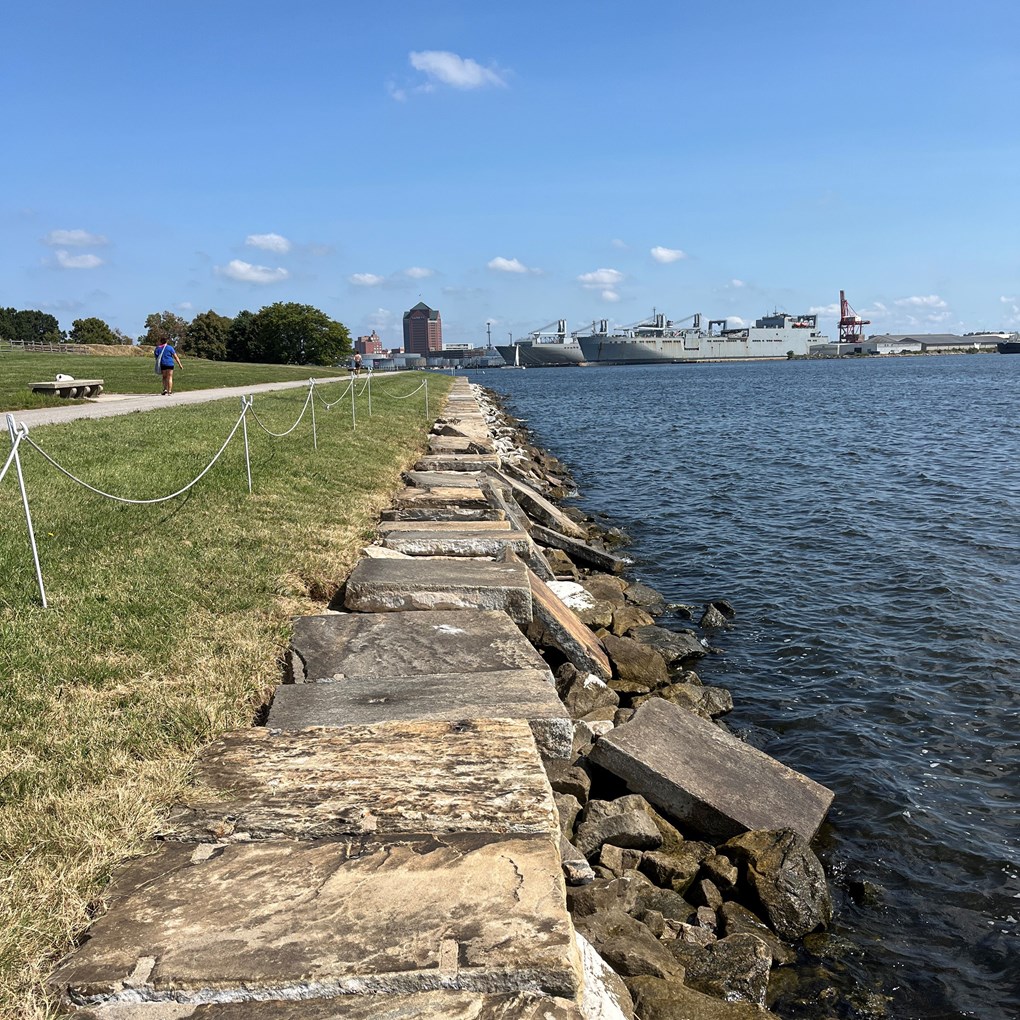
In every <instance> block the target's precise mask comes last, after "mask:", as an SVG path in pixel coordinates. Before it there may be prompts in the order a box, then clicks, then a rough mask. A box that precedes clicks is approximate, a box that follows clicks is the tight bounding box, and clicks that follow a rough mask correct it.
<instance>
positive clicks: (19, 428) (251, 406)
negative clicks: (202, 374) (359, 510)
mask: <svg viewBox="0 0 1020 1020" xmlns="http://www.w3.org/2000/svg"><path fill="white" fill-rule="evenodd" d="M355 382H356V379H355V377H353V376H352V377H351V380H350V382H349V383H347V385H346V387H345V388H344V391H343V392H342V393H341V394H340V396H339V397H337V399H336V400H334V401H332V402H330V401H327V400H326V399H325V398H324V397H322V396H319V395H318V394H317V393H316V386H315V380H314V379H309V380H308V394H307V396H306V397H305V402H304V404H302V406H301V411H300V412H299V413H298V416H297V420H296V421H295V422H294V424H293V425H291V426H290V428H288V429H287V430H286V431H284V432H274V431H273V430H272V429H270V428H269V427H268V426H267V425H266V424H265V423H264V422H263V421H262V420H261V419H260V418H259V416H258V414H257V413H256V411H255V400H254V397H252V396H244V397H242V398H241V413H240V415H239V416H238V419H237V421H236V422H234V425H233V427H232V428H231V430H230V432H229V434H228V435H227V438H226V439H225V440H224V441H223V444H222V445H221V446H220V448H219V450H217V451H216V454H215V456H213V458H212V460H210V461H209V463H208V464H206V465H205V467H204V468H202V470H201V471H200V472H199V473H198V474H197V475H196V476H195V477H194V478H193V479H192V480H191V481H190V482H188V484H187V485H185V486H183V487H182V488H180V489H178V490H177V491H176V492H171V493H169V494H168V495H166V496H154V497H152V498H149V499H134V498H131V497H129V496H120V495H117V494H115V493H112V492H106V491H104V490H103V489H100V488H99V487H98V486H95V485H92V484H90V483H89V482H86V481H85V480H84V479H82V478H79V477H78V476H77V475H75V474H73V473H72V472H71V471H69V470H68V469H67V468H65V467H64V466H63V465H61V464H60V463H58V462H57V460H56V459H55V458H54V457H52V456H51V455H50V454H48V453H47V452H46V451H45V450H44V449H43V448H42V447H41V446H40V445H39V444H38V443H37V442H36V441H35V440H34V439H32V438H31V437H30V436H29V434H28V426H27V425H26V424H24V423H23V422H16V421H15V420H14V416H13V415H10V414H8V415H7V428H8V431H9V432H10V438H11V452H10V453H9V454H8V456H7V460H6V461H5V462H4V466H3V468H2V469H0V482H2V481H3V479H4V477H5V476H6V475H7V472H8V471H9V470H10V468H11V466H12V465H13V466H14V468H15V472H16V474H17V477H18V486H19V488H20V489H21V501H22V506H23V507H24V511H25V523H26V525H27V528H28V537H29V542H30V544H31V546H32V559H33V562H34V565H35V575H36V581H37V583H38V585H39V597H40V599H41V601H42V606H43V608H44V609H46V608H48V604H47V601H46V588H45V585H44V584H43V576H42V568H41V566H40V563H39V550H38V546H37V545H36V540H35V528H34V527H33V524H32V512H31V509H30V506H29V501H28V489H27V488H26V486H25V478H24V474H23V472H22V470H21V455H20V448H21V444H22V443H24V444H25V445H26V446H27V447H30V448H31V449H33V450H35V452H36V453H38V454H39V456H41V457H42V458H43V460H45V461H46V462H47V463H48V464H49V465H50V466H51V467H53V468H54V469H55V470H56V471H57V472H59V473H60V474H62V475H64V476H65V477H66V478H68V479H69V480H70V481H72V482H74V483H75V484H77V485H80V486H82V488H84V489H87V490H88V491H89V492H92V493H94V494H95V495H97V496H102V497H103V498H104V499H110V500H114V501H115V502H117V503H127V504H132V505H135V506H151V505H153V504H156V503H166V502H167V501H169V500H171V499H176V498H177V497H178V496H183V495H184V493H186V492H188V491H189V490H190V489H192V488H194V487H195V486H196V485H197V484H198V483H199V482H200V481H201V480H202V479H203V478H204V477H205V476H206V475H207V474H208V473H209V472H210V471H211V470H212V469H213V467H214V466H215V464H216V462H217V461H218V460H219V459H220V457H222V456H223V453H224V452H225V451H226V449H227V447H228V446H229V445H230V442H231V440H232V439H233V438H234V436H236V435H237V432H238V430H239V429H240V430H242V431H243V435H244V462H245V470H246V472H247V477H248V492H249V494H250V493H251V492H252V477H251V450H250V446H249V440H248V415H249V413H250V414H251V416H252V418H253V419H254V421H255V423H256V424H257V425H258V426H259V428H261V429H262V431H263V432H265V433H266V435H268V436H270V437H272V438H273V439H284V438H286V437H287V436H289V435H291V434H292V433H293V432H294V431H295V429H297V427H298V426H299V425H300V424H301V422H302V420H303V419H304V417H305V414H306V413H307V412H308V410H309V409H311V418H312V443H313V446H314V449H316V450H318V448H319V442H318V433H317V430H316V422H315V401H316V397H317V396H318V400H319V402H320V403H321V404H322V405H323V407H324V409H325V410H326V411H331V410H332V409H333V408H334V407H336V406H337V405H338V404H340V403H341V402H343V401H344V400H346V399H347V398H348V397H350V398H351V425H352V429H353V430H356V429H357V414H356V411H355V404H356V398H357V397H361V396H364V395H365V394H366V392H367V394H368V413H369V416H370V417H371V415H372V373H369V375H368V378H367V379H366V380H365V383H364V385H363V386H362V387H361V391H360V393H359V392H357V388H356V386H355ZM423 388H424V390H425V417H426V418H428V417H429V384H428V377H427V376H426V378H425V379H424V380H423V381H422V382H421V383H420V384H419V385H418V386H416V387H415V388H414V389H413V390H412V391H411V392H410V393H404V394H395V393H392V394H391V393H387V394H386V396H387V397H391V398H392V399H394V400H406V399H408V398H409V397H413V396H414V395H415V394H416V393H419V392H420V391H421V390H422V389H423Z"/></svg>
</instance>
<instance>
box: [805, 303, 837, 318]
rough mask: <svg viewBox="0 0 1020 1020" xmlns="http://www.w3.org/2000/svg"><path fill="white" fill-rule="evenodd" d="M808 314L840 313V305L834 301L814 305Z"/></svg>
mask: <svg viewBox="0 0 1020 1020" xmlns="http://www.w3.org/2000/svg"><path fill="white" fill-rule="evenodd" d="M808 315H837V316H838V315H839V305H838V304H837V303H836V302H835V301H833V302H832V304H831V305H812V306H811V307H810V308H809V309H808Z"/></svg>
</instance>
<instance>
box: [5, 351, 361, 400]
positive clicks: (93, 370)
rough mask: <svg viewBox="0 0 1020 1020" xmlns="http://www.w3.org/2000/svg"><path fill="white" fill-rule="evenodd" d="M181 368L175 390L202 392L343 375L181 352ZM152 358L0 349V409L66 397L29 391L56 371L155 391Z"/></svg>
mask: <svg viewBox="0 0 1020 1020" xmlns="http://www.w3.org/2000/svg"><path fill="white" fill-rule="evenodd" d="M181 360H182V361H183V362H184V368H183V369H180V370H175V371H174V392H175V393H186V392H188V391H189V390H207V389H211V388H212V387H214V386H248V385H250V384H253V383H267V382H289V381H291V380H292V379H311V378H312V377H313V376H314V377H315V378H323V377H326V376H338V375H345V374H346V370H345V369H342V368H318V367H314V366H311V365H249V364H246V363H242V362H234V361H203V360H202V359H201V358H189V357H188V356H187V355H182V357H181ZM153 362H154V358H153V357H152V355H151V353H150V354H149V355H148V356H143V355H141V354H139V355H137V356H135V357H98V356H95V355H90V354H31V353H24V352H21V351H18V352H15V353H11V352H8V351H4V352H3V353H0V411H24V410H27V409H28V408H33V407H54V406H60V405H62V404H67V403H76V404H80V403H83V401H80V400H75V401H68V400H65V399H63V398H61V397H56V396H51V395H50V394H47V393H33V392H32V390H31V389H30V388H29V384H30V383H33V382H40V381H42V380H45V379H52V378H53V377H54V376H55V375H56V374H57V373H58V372H60V373H62V374H63V375H73V376H74V377H75V378H76V379H103V380H105V384H104V387H103V389H104V392H106V393H159V391H160V386H161V385H162V384H161V383H160V380H159V377H158V376H157V375H156V374H155V372H153V370H152V366H153Z"/></svg>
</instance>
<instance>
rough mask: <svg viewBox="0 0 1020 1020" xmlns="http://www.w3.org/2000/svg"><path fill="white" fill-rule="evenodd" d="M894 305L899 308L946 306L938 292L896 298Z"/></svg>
mask: <svg viewBox="0 0 1020 1020" xmlns="http://www.w3.org/2000/svg"><path fill="white" fill-rule="evenodd" d="M893 304H894V305H898V306H899V307H900V308H948V307H949V306H948V305H947V304H946V302H945V301H943V300H942V298H940V297H939V296H938V294H928V295H926V296H923V297H905V298H897V299H896V300H895V301H894V302H893Z"/></svg>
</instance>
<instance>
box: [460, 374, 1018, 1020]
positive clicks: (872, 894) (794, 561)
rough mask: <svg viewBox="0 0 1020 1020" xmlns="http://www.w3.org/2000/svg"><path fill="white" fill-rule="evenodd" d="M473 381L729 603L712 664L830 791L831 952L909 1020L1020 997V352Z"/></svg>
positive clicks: (982, 1014)
mask: <svg viewBox="0 0 1020 1020" xmlns="http://www.w3.org/2000/svg"><path fill="white" fill-rule="evenodd" d="M472 378H473V379H474V381H477V382H481V383H483V384H485V385H487V386H490V387H491V388H493V389H495V390H496V391H498V392H501V393H504V394H507V395H508V396H509V397H510V401H509V403H510V407H511V409H512V410H513V411H514V412H515V413H516V414H517V415H518V416H519V417H521V418H525V419H527V420H528V423H529V425H530V427H531V428H532V430H533V431H534V432H535V434H536V436H537V437H538V439H539V441H540V442H541V443H542V444H543V445H545V446H546V447H548V448H549V449H550V450H552V451H553V452H555V453H556V454H557V455H559V456H561V457H562V458H563V459H564V460H566V461H567V462H568V463H569V464H570V465H571V466H572V467H573V469H574V472H575V477H576V479H577V481H578V484H579V486H580V488H581V490H582V498H581V504H582V505H583V506H584V507H586V508H587V509H589V510H596V511H600V512H604V513H605V514H607V515H608V516H609V517H610V518H611V519H612V522H613V523H615V524H618V525H620V526H621V527H623V528H624V530H626V531H627V532H628V533H629V534H630V535H631V537H632V538H633V545H632V547H631V548H630V550H629V552H630V554H631V555H632V556H633V557H634V558H635V560H636V563H635V568H634V572H635V574H636V575H637V576H638V577H639V578H640V579H641V580H644V581H646V582H648V583H649V584H651V585H653V586H654V587H656V588H658V589H659V590H660V591H662V592H663V593H664V594H665V595H666V597H667V598H668V599H669V600H671V601H677V602H702V601H705V600H706V599H710V598H714V597H718V596H723V597H727V598H729V599H731V600H732V601H733V602H734V604H735V606H736V608H737V612H738V617H737V620H736V621H735V623H734V625H733V626H732V628H731V629H729V630H728V631H726V632H725V633H724V634H722V635H720V636H719V637H718V638H717V639H716V641H715V643H716V644H717V645H719V646H720V647H722V648H723V651H724V654H722V655H720V656H716V657H713V658H711V659H709V660H706V661H705V662H704V663H703V667H702V669H701V670H700V672H701V674H702V676H703V678H704V680H705V682H706V683H713V684H718V685H721V686H725V687H729V688H730V689H731V690H732V691H733V694H734V698H735V701H736V703H737V708H736V710H735V711H734V712H733V713H732V715H731V716H730V717H729V719H728V721H729V723H730V725H731V726H732V727H733V728H734V729H735V730H736V731H737V732H739V733H740V735H741V736H743V737H744V738H745V739H747V740H749V741H750V742H752V743H753V744H755V745H756V746H758V747H760V748H762V749H763V750H764V751H766V752H767V753H769V754H771V755H773V756H774V757H776V758H778V759H780V760H781V761H783V762H785V763H786V764H788V765H790V766H792V767H794V768H796V769H799V770H801V771H803V772H805V773H807V774H808V775H809V776H811V777H812V778H814V779H816V780H818V781H820V782H822V783H824V784H825V785H827V786H829V787H830V788H832V789H833V790H834V791H835V792H836V801H835V804H834V807H833V810H832V812H831V814H830V825H828V826H827V827H826V828H825V830H823V833H822V836H821V840H820V846H821V852H822V855H823V858H824V860H825V863H826V867H827V870H828V871H829V874H830V878H831V881H832V884H833V887H834V893H835V896H836V900H837V918H836V923H835V925H834V929H833V930H834V931H835V933H836V934H837V935H839V936H841V937H842V940H844V941H845V944H844V950H845V951H844V952H842V953H840V954H838V955H839V958H838V959H836V960H828V961H825V964H824V965H825V966H826V967H827V968H828V969H829V970H830V971H832V972H834V973H836V974H837V975H839V977H838V980H840V981H842V982H843V983H844V984H845V987H846V988H848V989H851V990H856V992H858V993H859V992H860V991H861V990H863V989H873V990H875V991H877V992H879V993H882V994H884V995H886V996H888V997H889V1004H888V1006H887V1010H888V1013H887V1015H888V1016H889V1017H895V1018H915V1017H916V1018H935V1017H938V1018H947V1020H948V1018H957V1017H978V1018H981V1020H1000V1018H1002V1020H1006V1018H1015V1017H1018V1016H1020V939H1018V934H1020V924H1018V920H1017V919H1018V917H1020V878H1018V875H1020V849H1018V811H1017V806H1018V801H1020V768H1018V765H1020V752H1018V733H1020V731H1018V716H1020V711H1018V709H1020V694H1018V688H1020V527H1018V520H1020V515H1018V511H1020V357H1009V356H999V355H970V356H967V355H963V356H955V357H954V356H949V357H941V358H904V359H898V360H882V361H876V360H868V361H861V362H851V361H843V362H819V363H809V362H784V363H776V364H734V365H696V366H657V367H635V368H588V369H544V370H532V371H526V372H521V371H510V370H506V371H487V372H484V373H472ZM862 883H869V884H870V885H869V886H867V887H864V888H863V890H862ZM777 1008H779V1007H777ZM780 1011H781V1012H784V1014H785V1015H786V1016H808V1015H814V1016H834V1015H839V1016H847V1017H865V1016H871V1015H875V1014H873V1013H872V1011H871V1010H870V1009H869V1008H867V1007H864V1006H861V1005H857V1006H850V1005H848V1004H847V1003H846V1002H842V1003H840V1004H838V1005H836V1006H830V1007H828V1008H826V1009H822V1008H820V1007H815V1008H814V1009H810V1008H806V1007H798V1006H796V1005H794V1004H793V1003H792V1002H787V1003H786V1004H785V1008H781V1009H780Z"/></svg>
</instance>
